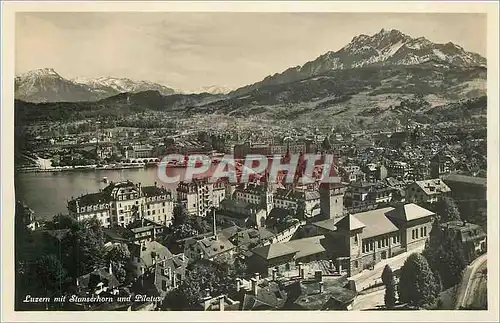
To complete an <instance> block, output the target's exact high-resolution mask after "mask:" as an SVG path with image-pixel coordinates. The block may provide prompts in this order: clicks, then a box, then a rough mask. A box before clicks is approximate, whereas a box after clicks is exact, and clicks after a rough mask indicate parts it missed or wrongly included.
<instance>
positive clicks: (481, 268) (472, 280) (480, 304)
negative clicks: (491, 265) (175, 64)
mask: <svg viewBox="0 0 500 323" xmlns="http://www.w3.org/2000/svg"><path fill="white" fill-rule="evenodd" d="M486 270H487V254H484V255H482V256H480V257H479V258H477V259H476V260H474V261H473V262H472V263H471V264H470V265H469V266H467V269H466V270H465V272H464V274H463V279H462V283H461V285H460V288H459V290H458V292H457V302H456V304H455V309H460V308H470V307H473V308H486V307H487V304H488V294H487V285H488V284H487V274H486Z"/></svg>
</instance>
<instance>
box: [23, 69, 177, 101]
mask: <svg viewBox="0 0 500 323" xmlns="http://www.w3.org/2000/svg"><path fill="white" fill-rule="evenodd" d="M142 91H158V92H159V93H161V94H162V95H170V94H173V93H174V90H173V89H171V88H169V87H166V86H164V85H161V84H157V83H153V82H147V81H133V80H130V79H128V78H116V77H98V78H95V79H92V78H77V79H72V80H70V79H66V78H64V77H62V76H61V75H59V74H58V73H57V72H56V71H55V70H54V69H52V68H41V69H36V70H32V71H29V72H27V73H24V74H21V75H19V76H17V77H16V78H15V97H16V98H17V99H20V100H24V101H29V102H56V101H66V102H75V101H95V100H99V99H103V98H106V97H109V96H113V95H116V94H119V93H124V92H131V93H136V92H142Z"/></svg>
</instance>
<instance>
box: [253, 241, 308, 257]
mask: <svg viewBox="0 0 500 323" xmlns="http://www.w3.org/2000/svg"><path fill="white" fill-rule="evenodd" d="M252 252H253V253H254V254H256V255H258V256H259V257H262V258H264V259H267V260H269V259H274V258H278V257H281V256H285V255H291V254H296V253H297V252H298V251H297V250H295V249H293V248H291V247H289V246H287V245H285V244H283V243H273V244H270V245H267V246H264V247H259V248H255V249H253V250H252Z"/></svg>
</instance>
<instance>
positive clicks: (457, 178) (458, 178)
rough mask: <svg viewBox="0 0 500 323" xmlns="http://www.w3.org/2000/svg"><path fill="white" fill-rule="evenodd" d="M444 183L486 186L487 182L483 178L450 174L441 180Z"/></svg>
mask: <svg viewBox="0 0 500 323" xmlns="http://www.w3.org/2000/svg"><path fill="white" fill-rule="evenodd" d="M443 180H444V181H445V182H451V183H452V182H456V183H464V184H471V185H478V186H483V187H486V186H487V180H486V178H484V177H474V176H466V175H459V174H451V175H447V176H445V177H444V178H443Z"/></svg>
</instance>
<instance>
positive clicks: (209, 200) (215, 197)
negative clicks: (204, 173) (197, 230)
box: [177, 179, 226, 217]
mask: <svg viewBox="0 0 500 323" xmlns="http://www.w3.org/2000/svg"><path fill="white" fill-rule="evenodd" d="M225 197H226V187H225V184H224V183H222V182H216V183H210V182H209V181H208V180H206V179H196V180H193V181H191V182H180V183H179V185H178V186H177V199H178V201H179V202H180V203H182V204H184V205H185V207H186V210H187V213H188V214H189V215H193V216H200V217H205V216H207V215H209V212H210V211H211V210H212V208H214V207H215V208H218V207H219V206H220V202H221V201H222V200H223V199H224V198H225Z"/></svg>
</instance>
